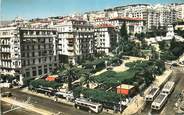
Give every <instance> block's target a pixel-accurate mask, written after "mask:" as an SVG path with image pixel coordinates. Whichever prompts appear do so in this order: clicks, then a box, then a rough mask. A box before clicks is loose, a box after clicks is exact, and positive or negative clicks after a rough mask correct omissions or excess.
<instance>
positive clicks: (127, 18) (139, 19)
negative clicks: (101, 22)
mask: <svg viewBox="0 0 184 115" xmlns="http://www.w3.org/2000/svg"><path fill="white" fill-rule="evenodd" d="M110 20H130V21H144V19H142V18H130V17H115V18H111V19H110Z"/></svg>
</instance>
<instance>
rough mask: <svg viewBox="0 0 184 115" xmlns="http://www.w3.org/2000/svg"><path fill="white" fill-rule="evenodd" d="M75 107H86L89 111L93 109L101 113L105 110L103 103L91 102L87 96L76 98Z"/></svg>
mask: <svg viewBox="0 0 184 115" xmlns="http://www.w3.org/2000/svg"><path fill="white" fill-rule="evenodd" d="M75 107H76V108H77V109H80V108H86V109H88V110H89V112H91V111H93V112H95V113H100V112H102V110H103V107H102V104H99V103H94V102H91V101H89V100H88V99H85V98H76V99H75Z"/></svg>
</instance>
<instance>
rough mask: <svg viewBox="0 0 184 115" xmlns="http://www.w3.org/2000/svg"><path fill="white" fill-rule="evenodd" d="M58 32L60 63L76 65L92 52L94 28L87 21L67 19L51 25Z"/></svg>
mask: <svg viewBox="0 0 184 115" xmlns="http://www.w3.org/2000/svg"><path fill="white" fill-rule="evenodd" d="M52 27H53V28H56V29H57V31H58V54H59V60H60V62H66V63H73V64H76V63H77V62H80V61H81V60H82V59H86V58H87V57H88V56H90V55H92V54H93V51H94V27H93V26H92V25H91V24H90V23H89V22H87V21H84V20H81V19H80V20H78V19H73V18H67V19H63V20H60V21H58V22H57V23H56V24H55V25H52Z"/></svg>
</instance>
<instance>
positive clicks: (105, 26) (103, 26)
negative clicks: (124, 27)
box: [96, 24, 114, 28]
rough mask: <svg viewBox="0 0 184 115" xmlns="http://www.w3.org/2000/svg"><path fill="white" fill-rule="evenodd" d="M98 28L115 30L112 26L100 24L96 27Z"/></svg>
mask: <svg viewBox="0 0 184 115" xmlns="http://www.w3.org/2000/svg"><path fill="white" fill-rule="evenodd" d="M96 27H97V28H114V26H113V25H111V24H99V25H97V26H96Z"/></svg>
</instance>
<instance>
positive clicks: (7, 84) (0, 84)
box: [0, 83, 12, 88]
mask: <svg viewBox="0 0 184 115" xmlns="http://www.w3.org/2000/svg"><path fill="white" fill-rule="evenodd" d="M11 86H12V85H11V83H0V87H1V88H3V87H6V88H11Z"/></svg>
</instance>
